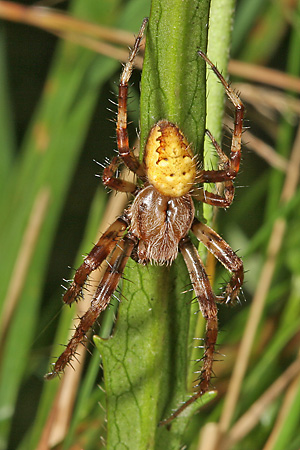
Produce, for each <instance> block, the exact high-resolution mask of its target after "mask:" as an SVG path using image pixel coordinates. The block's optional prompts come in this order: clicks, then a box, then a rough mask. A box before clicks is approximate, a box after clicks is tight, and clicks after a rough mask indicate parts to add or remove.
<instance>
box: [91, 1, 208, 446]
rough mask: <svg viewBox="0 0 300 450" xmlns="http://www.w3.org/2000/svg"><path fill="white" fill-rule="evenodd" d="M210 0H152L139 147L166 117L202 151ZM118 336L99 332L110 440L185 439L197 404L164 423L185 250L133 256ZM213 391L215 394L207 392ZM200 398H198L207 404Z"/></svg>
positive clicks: (180, 322) (176, 370)
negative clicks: (138, 260)
mask: <svg viewBox="0 0 300 450" xmlns="http://www.w3.org/2000/svg"><path fill="white" fill-rule="evenodd" d="M208 8H209V2H208V1H204V2H199V1H190V2H182V1H164V2H161V1H153V2H152V6H151V15H150V21H149V27H148V30H147V44H146V52H145V59H144V67H143V76H142V83H141V149H143V147H144V144H145V140H146V137H147V135H148V132H149V130H150V128H151V126H152V125H153V124H154V123H156V122H157V121H158V120H159V119H162V118H164V119H168V120H170V121H172V122H175V123H176V124H177V125H179V126H180V128H181V129H182V131H183V132H184V134H185V135H186V136H187V138H188V140H189V142H190V143H191V145H192V147H193V149H194V151H195V152H197V153H198V154H199V155H200V156H199V158H200V159H201V158H202V152H203V136H204V128H205V116H206V113H205V104H206V92H205V82H206V68H205V64H204V62H203V61H202V60H201V58H200V57H199V56H198V55H197V50H198V49H199V48H201V49H203V50H204V51H205V50H206V33H207V22H208ZM125 278H127V279H129V280H130V282H129V283H128V282H126V281H125V280H124V282H123V288H122V296H123V299H122V302H121V305H120V309H119V315H118V319H117V323H116V327H115V332H114V335H113V338H111V339H109V340H108V341H104V340H100V339H96V344H97V346H98V347H99V350H100V352H101V354H102V358H103V368H104V378H105V390H106V393H107V418H108V436H107V448H108V449H115V448H126V447H127V448H139V449H143V448H144V449H151V448H155V449H159V448H162V449H163V448H170V449H171V448H174V449H175V448H176V449H178V448H179V447H180V445H181V444H182V433H183V430H184V429H185V427H186V425H187V424H188V423H189V420H190V418H191V416H192V415H193V414H194V412H195V410H196V409H197V408H198V407H199V405H196V404H194V405H193V406H192V407H191V408H190V409H188V410H186V411H185V413H184V414H182V416H180V417H179V418H178V419H176V421H174V422H173V424H172V427H171V431H168V430H167V429H166V428H163V427H162V428H158V427H157V425H158V423H159V421H160V420H161V419H163V418H166V417H167V416H168V415H169V414H170V413H171V412H172V408H177V407H179V406H180V404H181V402H182V401H185V400H187V398H188V390H187V371H188V363H189V359H190V351H189V344H188V336H189V322H190V308H189V307H188V304H189V298H190V296H189V295H183V294H182V291H184V290H186V286H187V284H188V283H189V277H188V273H187V270H186V269H185V267H184V266H183V265H182V260H181V257H180V256H179V257H178V261H177V262H176V263H175V264H173V265H172V267H171V268H170V267H155V266H147V267H145V268H144V267H141V266H139V265H136V264H135V263H133V262H132V261H130V262H129V264H128V267H127V270H126V273H125ZM208 397H209V396H208ZM204 402H205V399H203V398H202V399H201V401H200V404H201V405H202V404H204ZM166 446H167V447H166Z"/></svg>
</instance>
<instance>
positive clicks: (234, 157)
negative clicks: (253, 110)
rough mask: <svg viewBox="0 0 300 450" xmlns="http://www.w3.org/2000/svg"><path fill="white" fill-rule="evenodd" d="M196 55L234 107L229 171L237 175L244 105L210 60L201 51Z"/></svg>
mask: <svg viewBox="0 0 300 450" xmlns="http://www.w3.org/2000/svg"><path fill="white" fill-rule="evenodd" d="M198 54H199V55H200V56H201V57H202V58H203V59H204V61H205V62H206V63H207V64H208V65H209V66H210V67H211V69H212V70H213V72H214V73H215V74H216V76H217V77H218V78H219V80H220V81H221V83H222V84H223V86H224V88H225V91H226V94H227V97H228V98H229V100H231V102H232V103H233V105H234V107H235V117H234V128H233V134H232V141H231V151H230V169H231V170H232V171H233V172H235V174H237V173H238V171H239V168H240V161H241V140H242V132H243V120H244V105H243V102H242V100H241V99H240V97H239V96H238V95H237V93H236V92H234V90H233V89H232V87H231V86H230V85H229V84H228V83H227V81H226V80H225V79H224V77H223V75H222V74H221V73H220V72H219V71H218V69H217V68H216V66H215V65H214V64H213V63H212V62H211V61H210V59H209V58H208V57H207V56H206V55H205V53H203V52H202V51H201V50H199V51H198Z"/></svg>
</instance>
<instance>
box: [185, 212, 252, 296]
mask: <svg viewBox="0 0 300 450" xmlns="http://www.w3.org/2000/svg"><path fill="white" fill-rule="evenodd" d="M191 230H192V232H193V233H194V234H195V236H196V237H197V238H198V239H199V241H200V242H202V243H203V244H204V245H205V247H206V248H207V249H208V250H209V251H210V252H211V253H212V254H213V255H214V256H215V257H216V258H217V259H218V260H219V261H220V263H221V264H223V266H224V267H225V268H226V269H227V270H229V272H231V273H232V276H231V279H230V281H229V283H228V284H227V286H226V289H225V292H224V295H222V296H217V298H216V299H217V301H219V302H221V303H229V302H234V300H236V299H237V297H238V294H239V291H240V288H241V286H242V284H243V280H244V268H243V262H242V260H241V259H240V258H239V257H238V256H237V255H236V254H235V253H234V251H233V250H232V249H231V248H230V246H229V245H228V244H227V243H226V242H225V241H224V239H222V238H221V236H219V235H218V234H217V233H216V232H215V231H214V230H213V229H212V228H210V227H208V226H207V225H205V224H204V223H202V222H200V221H199V220H197V219H196V218H195V219H194V221H193V224H192V227H191Z"/></svg>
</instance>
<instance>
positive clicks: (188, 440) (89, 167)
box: [0, 0, 300, 450]
mask: <svg viewBox="0 0 300 450" xmlns="http://www.w3.org/2000/svg"><path fill="white" fill-rule="evenodd" d="M1 3H5V2H0V6H1ZM19 3H23V4H24V5H28V2H19ZM299 6H300V5H299V2H297V1H289V0H282V1H278V0H277V1H272V2H271V1H267V0H263V1H262V0H259V1H258V0H252V1H251V2H249V1H247V0H240V1H238V2H237V4H236V12H235V15H234V23H233V31H232V46H231V50H230V56H231V58H232V59H234V60H235V63H231V65H230V66H229V73H230V72H231V75H230V79H231V81H232V83H233V85H234V86H235V88H236V89H237V90H239V91H241V97H242V99H243V101H244V102H245V104H246V110H247V111H246V119H247V121H246V123H245V126H246V127H249V128H250V130H249V131H250V132H251V133H252V135H253V136H251V135H249V134H247V132H248V130H247V132H245V134H244V141H245V142H244V146H243V160H242V166H241V171H240V173H239V176H238V179H237V182H236V196H235V200H234V203H233V205H232V206H231V207H230V209H229V210H227V211H218V213H217V216H216V218H214V226H215V228H216V229H217V230H218V232H219V233H220V234H221V235H222V236H223V237H224V238H225V239H226V241H227V242H229V243H230V245H231V246H232V248H233V249H234V250H237V251H238V254H239V255H240V256H241V257H243V260H244V263H245V270H246V282H245V286H244V289H243V292H244V295H243V298H241V303H240V304H239V305H237V307H236V308H234V309H232V308H225V307H220V308H219V321H220V330H221V332H220V336H219V340H218V343H219V347H218V351H219V353H220V355H217V359H220V360H222V362H220V363H217V364H216V367H215V374H216V379H214V381H213V384H214V386H216V388H217V390H218V392H219V395H218V397H217V399H215V400H213V401H212V402H211V403H209V405H207V406H205V408H203V409H202V410H201V411H200V413H199V414H197V415H196V416H195V417H194V418H193V420H192V421H191V423H190V426H189V429H188V431H187V432H186V433H185V435H184V436H182V445H184V444H186V445H187V448H190V449H196V448H202V447H201V438H200V441H199V433H200V431H201V430H202V433H205V431H206V432H207V433H208V434H203V435H204V436H205V438H206V439H207V436H209V438H211V437H212V436H213V435H214V431H210V429H209V428H207V427H206V424H208V423H211V422H214V423H219V424H220V423H221V425H223V426H224V427H225V431H226V432H228V433H227V437H228V439H229V441H228V442H226V439H225V438H224V439H223V440H221V442H222V445H224V447H221V444H220V445H219V446H217V447H209V446H208V441H206V447H205V448H234V449H243V450H246V449H249V450H250V449H251V450H253V449H262V448H264V449H276V450H277V449H278V450H279V449H285V450H287V449H288V450H293V449H294V450H297V449H299V448H300V437H299V432H298V430H299V423H300V420H299V418H300V407H299V405H300V401H299V400H300V399H299V396H300V390H299V376H298V378H297V373H299V364H298V363H297V356H298V351H299V350H298V347H299V325H300V315H299V309H300V294H299V292H300V290H299V289H300V233H299V226H300V224H299V220H300V216H299V201H300V190H299V185H298V177H299V173H298V170H299V154H300V138H299V132H298V131H297V130H298V126H299V114H300V102H299V91H300V81H299V71H300V52H299V48H300V8H299ZM55 7H56V8H58V9H60V10H62V11H66V10H68V11H70V9H71V11H72V14H75V15H76V16H77V17H78V18H81V19H84V20H91V21H94V22H97V23H99V24H101V25H105V26H109V27H113V28H120V29H122V30H128V31H130V32H131V33H132V34H133V33H136V32H137V30H138V29H139V26H140V23H141V21H142V18H143V17H144V16H145V15H148V14H149V9H150V4H149V2H145V1H142V0H134V1H121V0H113V1H104V0H103V1H95V0H84V1H80V0H77V1H74V2H70V3H68V4H67V3H64V2H63V3H59V4H57V5H55ZM0 15H1V7H0ZM220 28H222V27H220ZM216 39H217V38H216ZM126 45H127V43H126ZM0 59H1V62H0V67H1V70H0V90H1V92H0V145H1V152H0V184H1V191H0V192H1V195H0V202H1V217H0V255H1V262H0V267H1V270H0V276H1V283H0V292H1V294H0V301H1V308H2V312H1V320H2V323H1V338H2V341H1V353H0V357H1V368H0V405H1V406H0V411H1V414H0V418H1V423H0V449H28V448H30V449H33V448H39V449H43V448H50V447H49V445H50V444H49V442H50V439H49V429H48V428H47V426H45V423H47V424H48V426H50V425H49V423H50V422H51V421H50V422H49V412H50V411H52V414H54V415H55V409H51V408H53V405H52V401H53V398H54V396H55V394H56V392H57V390H58V389H59V385H60V382H59V380H57V381H55V382H53V383H50V384H49V383H46V385H45V383H44V380H43V375H44V373H45V372H47V370H48V369H49V358H50V355H51V354H54V355H55V354H58V353H59V351H60V350H59V348H60V347H59V344H62V343H64V342H66V340H67V334H68V330H69V328H70V320H71V314H72V311H70V310H69V309H68V308H64V307H63V306H62V304H61V302H60V298H61V294H62V289H61V287H60V285H61V283H62V278H63V277H65V278H68V277H70V276H71V275H70V271H69V269H68V266H70V265H71V266H72V267H73V266H74V267H77V266H78V264H80V261H81V254H83V253H84V254H85V253H86V252H87V251H89V249H90V247H91V243H92V242H94V240H95V236H96V230H97V228H98V225H99V223H100V220H101V218H102V216H103V213H104V208H105V204H106V202H107V198H108V195H107V193H106V192H105V191H104V189H103V188H102V187H101V182H100V180H99V178H97V177H95V173H100V172H101V171H100V170H99V166H97V165H96V164H95V163H94V162H93V159H95V160H97V161H99V162H103V161H105V158H106V157H108V158H110V157H111V156H112V155H113V152H114V150H115V149H116V142H115V126H114V123H113V122H112V121H111V120H110V119H111V118H112V117H113V113H111V112H109V111H107V108H110V109H114V106H112V105H111V103H110V102H109V99H113V100H114V94H112V92H113V93H115V92H116V86H117V85H116V83H117V82H118V79H119V74H120V63H119V61H118V60H115V59H111V58H108V57H105V56H101V55H98V54H96V53H95V52H93V51H91V50H87V49H84V48H82V47H79V46H76V45H74V44H72V43H70V42H63V41H60V40H59V39H58V38H56V37H54V36H53V35H51V34H50V33H47V32H45V31H44V30H40V29H38V28H35V27H33V26H28V25H23V24H20V23H14V22H12V21H6V20H3V21H1V28H0ZM236 61H239V62H241V63H249V64H251V66H245V65H243V64H240V65H239V64H237V63H236ZM215 62H216V63H217V64H218V61H215ZM258 66H259V68H258ZM250 68H251V70H250ZM265 69H274V72H266V71H265ZM282 75H284V76H282ZM289 77H294V78H289ZM139 80H140V74H139V72H138V71H137V70H136V71H135V72H134V74H133V78H132V82H133V87H132V94H131V95H132V105H131V107H130V110H131V113H130V120H131V121H132V122H133V123H132V125H131V126H130V139H131V142H133V141H134V140H135V138H136V129H137V128H138V126H139V122H138V120H139V111H138V92H139ZM226 113H228V114H226V118H225V122H226V120H227V116H230V117H232V108H231V107H230V105H229V108H228V109H226ZM229 126H230V125H229ZM297 133H298V134H297ZM223 142H224V145H225V146H226V145H227V146H229V145H230V132H229V131H228V126H227V122H226V126H225V129H224V138H223ZM46 150H47V151H46ZM290 159H292V164H290V165H289V161H290ZM208 164H210V161H208ZM287 174H288V175H287ZM34 208H36V212H35V214H34V215H32V211H33V210H34ZM30 217H34V218H35V220H36V222H37V224H35V223H33V224H32V226H31V229H33V234H30V235H27V234H26V233H27V231H26V230H28V223H29V221H30ZM112 220H113V219H112ZM35 227H37V228H35ZM270 241H271V244H270ZM276 247H277V248H276ZM20 249H21V250H20ZM30 249H31V250H30ZM26 251H27V253H26ZM20 252H21V257H20ZM22 252H24V253H22ZM224 278H226V272H225V271H224V270H223V269H222V268H219V267H218V268H217V271H216V274H215V281H214V283H215V290H216V291H217V289H218V286H219V285H220V284H222V283H223V282H224ZM11 299H16V304H15V305H14V303H13V301H11ZM253 302H254V303H253ZM9 304H10V306H11V307H12V311H11V310H10V306H7V305H9ZM253 304H254V305H255V307H254V308H252V312H251V311H250V308H251V305H253ZM255 312H256V313H257V317H255ZM60 317H61V318H60ZM59 318H60V319H59ZM249 318H251V321H252V322H251V323H252V328H251V323H250V324H249V322H248V324H247V320H249ZM59 320H60V324H59V326H58V323H59ZM246 324H247V325H246ZM245 330H246V331H247V332H248V336H251V332H252V333H254V339H253V346H252V348H251V354H250V359H249V361H248V362H247V370H246V373H245V374H243V375H242V380H241V381H242V385H241V391H240V395H239V397H238V401H237V403H235V404H234V407H233V410H231V412H229V411H230V408H229V406H228V403H227V406H226V401H227V402H228V397H227V400H225V406H224V398H225V397H226V393H228V392H229V393H231V390H230V389H229V388H228V386H229V383H230V377H231V375H232V372H233V367H234V365H235V364H238V363H239V359H238V358H239V356H240V354H238V345H239V343H240V342H241V341H242V339H243V335H244V332H245ZM251 330H252V331H251ZM56 332H57V333H56ZM55 333H56V337H55V345H56V347H55V349H53V347H52V343H53V342H54V336H55ZM249 339H250V341H251V338H249ZM251 342H252V341H251ZM245 345H246V344H245ZM223 355H225V356H223ZM294 362H295V363H294ZM293 363H294V364H298V366H297V365H295V366H293V367H292V369H293V370H294V371H292V369H291V372H287V370H289V368H291V365H292V364H293ZM98 367H99V360H98V355H97V352H95V356H94V357H93V358H90V357H88V358H87V365H86V366H85V368H84V372H83V379H82V380H83V381H82V383H81V387H80V389H79V397H78V399H77V403H76V407H74V412H73V417H72V418H71V419H69V418H68V417H67V414H68V413H69V412H68V409H67V408H66V417H65V419H66V424H67V425H66V426H65V428H64V430H65V431H64V432H63V433H62V435H59V433H58V435H59V436H61V437H60V439H58V440H61V439H62V440H63V441H64V443H63V444H60V443H58V442H57V441H56V442H55V439H54V441H53V442H55V445H56V446H57V448H72V449H77V448H78V449H79V448H85V449H86V450H88V449H95V448H106V444H105V443H101V440H100V439H99V436H100V435H102V436H103V438H104V440H105V414H104V412H103V411H102V409H101V408H100V406H99V402H100V403H101V404H103V405H104V404H105V400H104V394H103V392H102V391H101V390H100V389H99V388H98V386H97V383H100V382H101V372H100V371H98ZM236 367H237V366H236ZM279 377H282V385H280V386H279V387H277V389H276V385H275V387H274V393H273V397H272V395H271V394H272V392H273V391H272V392H269V390H268V389H269V388H270V386H273V383H274V382H275V381H276V380H278V378H279ZM292 381H293V383H292ZM233 395H234V394H233ZM262 395H266V397H265V398H263V400H262ZM260 401H261V403H259V402H260ZM255 402H258V403H256V404H257V405H260V406H261V405H263V406H261V409H260V410H259V413H258V412H255V411H253V410H251V406H252V405H253V404H254V403H255ZM70 404H71V405H72V402H71V403H70ZM71 409H73V406H72V407H71ZM53 411H54V412H53ZM224 411H225V412H224ZM226 411H227V412H228V415H227V417H228V418H230V420H229V419H226V417H225V416H226ZM247 413H249V415H248V416H247V415H246V414H247ZM47 418H48V422H47ZM240 418H244V419H245V422H241V421H240V422H239V419H240ZM69 420H71V422H70V421H69ZM227 420H229V422H230V424H228V423H226V421H227ZM70 424H71V425H70ZM247 427H248V428H247ZM228 430H229V431H228ZM230 430H231V432H232V433H231V434H230ZM47 433H48V434H47ZM65 434H67V437H65ZM202 439H204V438H203V437H202ZM230 439H231V440H232V441H230ZM103 442H105V441H103ZM199 442H200V443H199ZM38 443H39V444H38ZM38 445H39V446H38ZM124 445H125V444H124ZM211 445H212V444H211ZM226 446H227V447H226ZM118 448H123V447H118ZM124 448H126V447H124ZM149 448H150V447H149ZM203 448H204V447H203Z"/></svg>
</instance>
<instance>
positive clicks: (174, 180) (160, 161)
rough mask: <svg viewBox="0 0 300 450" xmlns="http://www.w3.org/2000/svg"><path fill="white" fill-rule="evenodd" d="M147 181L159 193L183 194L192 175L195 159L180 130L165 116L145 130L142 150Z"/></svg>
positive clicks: (188, 185) (194, 168)
mask: <svg viewBox="0 0 300 450" xmlns="http://www.w3.org/2000/svg"><path fill="white" fill-rule="evenodd" d="M144 165H145V170H146V174H147V178H148V180H149V182H150V183H151V184H152V185H153V186H154V187H155V188H156V189H157V190H158V191H159V192H160V193H161V194H163V195H166V196H170V197H181V196H182V195H185V194H187V193H188V192H189V191H190V190H191V188H192V187H193V184H194V182H195V178H196V161H195V157H194V155H193V152H192V150H191V147H190V145H189V144H188V142H187V140H186V138H185V136H184V135H183V133H182V131H181V130H180V129H179V128H178V127H177V126H176V125H174V124H173V123H171V122H169V121H168V120H160V121H159V122H157V124H155V125H154V126H153V127H152V128H151V130H150V133H149V136H148V140H147V144H146V147H145V154H144Z"/></svg>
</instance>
